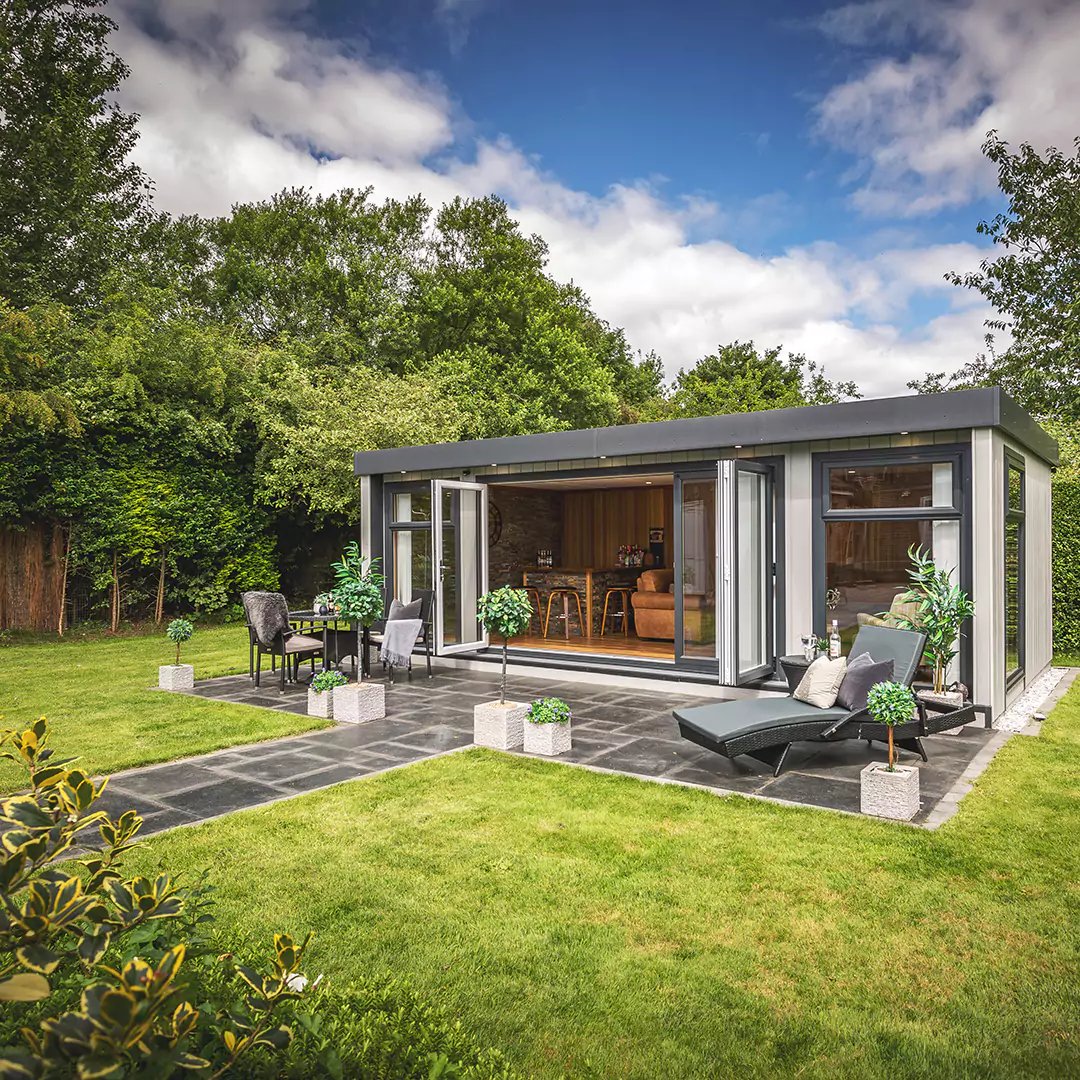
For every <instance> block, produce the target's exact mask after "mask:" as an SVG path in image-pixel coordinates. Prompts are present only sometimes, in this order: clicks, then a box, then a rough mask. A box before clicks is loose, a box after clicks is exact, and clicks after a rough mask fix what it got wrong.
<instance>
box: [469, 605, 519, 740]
mask: <svg viewBox="0 0 1080 1080" xmlns="http://www.w3.org/2000/svg"><path fill="white" fill-rule="evenodd" d="M532 616H533V607H532V601H531V600H529V594H528V593H527V592H526V591H525V590H524V589H514V588H511V587H510V586H509V585H505V586H503V587H502V588H501V589H493V590H492V591H491V592H489V593H484V595H483V596H481V597H480V599H479V601H477V618H479V620H480V622H481V623H482V624H483V627H484V629H485V630H486V631H487V632H488V633H489V634H493V635H495V636H496V637H500V638H502V677H501V679H500V682H499V700H498V701H485V702H483V703H481V704H479V705H476V706H474V707H473V742H475V743H476V744H477V746H493V747H495V748H496V749H498V750H511V749H514V748H515V747H519V746H521V745H522V744H523V743H524V741H525V716H526V714H527V713H528V711H529V707H528V705H525V704H523V703H521V702H518V701H507V700H506V654H507V646H508V643H509V640H510V638H512V637H516V636H517V635H518V634H520V633H522V631H524V630H526V629H528V626H529V620H530V619H531V618H532Z"/></svg>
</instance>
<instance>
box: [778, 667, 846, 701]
mask: <svg viewBox="0 0 1080 1080" xmlns="http://www.w3.org/2000/svg"><path fill="white" fill-rule="evenodd" d="M846 670H847V660H845V659H844V657H842V656H838V657H837V658H836V659H835V660H830V659H829V658H828V657H827V656H819V657H818V658H817V659H816V660H815V661H814V662H813V663H812V664H811V665H810V666H809V667H808V668H807V669H806V673H805V674H804V675H803V677H802V681H801V682H800V683H799V685H798V686H797V687H796V688H795V693H794V694H792V695H791V696H792V697H793V698H795V700H796V701H802V702H805V703H806V704H807V705H816V706H817V707H818V708H819V709H831V708H832V706H833V705H835V704H836V695H837V694H838V693H839V691H840V684H841V683H842V682H843V681H844V672H845V671H846Z"/></svg>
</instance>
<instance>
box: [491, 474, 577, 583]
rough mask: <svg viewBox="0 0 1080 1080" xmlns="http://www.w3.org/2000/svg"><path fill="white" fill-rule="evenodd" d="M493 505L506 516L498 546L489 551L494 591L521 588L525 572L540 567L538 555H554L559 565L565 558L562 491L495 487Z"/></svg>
mask: <svg viewBox="0 0 1080 1080" xmlns="http://www.w3.org/2000/svg"><path fill="white" fill-rule="evenodd" d="M489 498H490V500H491V504H492V505H494V506H497V507H498V508H499V513H500V514H501V516H502V534H501V536H500V537H499V540H498V543H496V544H492V545H491V546H489V547H488V580H489V581H490V584H491V588H493V589H497V588H499V587H500V586H501V585H513V586H515V587H517V588H520V586H521V572H522V570H524V569H526V568H527V567H530V566H536V553H537V551H540V550H541V549H546V550H549V551H552V552H553V553H554V561H555V565H556V566H558V565H559V560H560V558H561V556H562V550H561V548H562V520H563V506H562V503H563V494H562V492H561V491H525V490H522V489H521V488H510V487H498V486H495V487H492V488H491V492H490V495H489Z"/></svg>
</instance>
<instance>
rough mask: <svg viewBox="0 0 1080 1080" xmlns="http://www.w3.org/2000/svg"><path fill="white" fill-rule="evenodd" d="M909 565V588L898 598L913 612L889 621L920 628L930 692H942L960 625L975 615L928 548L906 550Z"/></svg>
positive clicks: (948, 571)
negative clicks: (928, 667) (931, 681)
mask: <svg viewBox="0 0 1080 1080" xmlns="http://www.w3.org/2000/svg"><path fill="white" fill-rule="evenodd" d="M908 558H909V559H911V563H912V568H911V569H910V570H909V571H908V577H909V578H910V579H911V588H910V589H908V591H907V592H906V593H904V595H903V597H901V599H902V601H903V602H904V603H906V604H918V605H919V609H918V611H917V612H916V613H915V614H914V615H903V614H898V615H894V616H893V620H894V621H895V622H896V623H897V624H898V625H899V626H901V627H902V628H903V629H905V630H921V631H922V632H923V633H924V634H925V635H926V659H927V660H928V661H929V662H930V663H931V664H932V665H933V667H934V693H935V694H941V693H944V691H945V679H946V675H947V673H948V670H949V665H950V664H951V663H952V661H953V658H954V657H955V656H956V653H957V650H958V643H959V640H960V628H961V627H962V626H963V624H964V620H965V619H970V618H971V617H972V616H973V615H974V614H975V602H974V601H973V600H972V599H971V597H969V596H968V594H967V593H966V592H964V590H963V589H961V588H960V586H959V585H957V584H955V583H954V582H953V578H952V573H953V572H952V571H951V570H947V569H945V568H943V567H939V566H938V565H937V564H936V563H935V562H934V560H933V558H932V557H931V555H930V552H929V551H925V550H924V549H923V548H921V547H911V548H909V549H908Z"/></svg>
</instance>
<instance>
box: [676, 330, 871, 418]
mask: <svg viewBox="0 0 1080 1080" xmlns="http://www.w3.org/2000/svg"><path fill="white" fill-rule="evenodd" d="M780 354H781V347H780V346H776V347H775V348H772V349H768V350H767V351H766V352H764V353H759V352H758V350H757V348H756V347H755V345H754V343H753V342H752V341H748V342H741V341H736V342H733V343H732V344H731V345H722V346H721V347H720V348H719V349H717V351H716V352H715V353H713V354H711V355H709V356H706V357H703V358H702V359H701V360H699V361H698V362H697V363H696V364H695V365H694V366H693V367H692V368H690V369H689V370H683V371H680V372H679V374H678V376H677V377H676V379H675V383H674V385H673V386H672V392H671V396H670V399H669V401H668V407H667V410H666V413H667V415H668V416H677V417H689V416H720V415H723V414H725V413H738V412H760V411H762V410H764V409H787V408H794V407H796V406H799V405H831V404H835V403H836V402H838V401H842V400H844V399H845V398H857V397H859V396H860V394H859V391H858V389H857V387H856V386H855V384H854V383H853V382H837V383H833V382H830V381H829V380H828V379H827V378H826V377H825V371H824V369H823V368H819V367H818V366H817V364H815V363H814V362H813V361H807V359H806V357H805V356H803V355H802V354H794V353H788V356H787V359H786V360H784V359H783V358H782V356H781V355H780Z"/></svg>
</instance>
